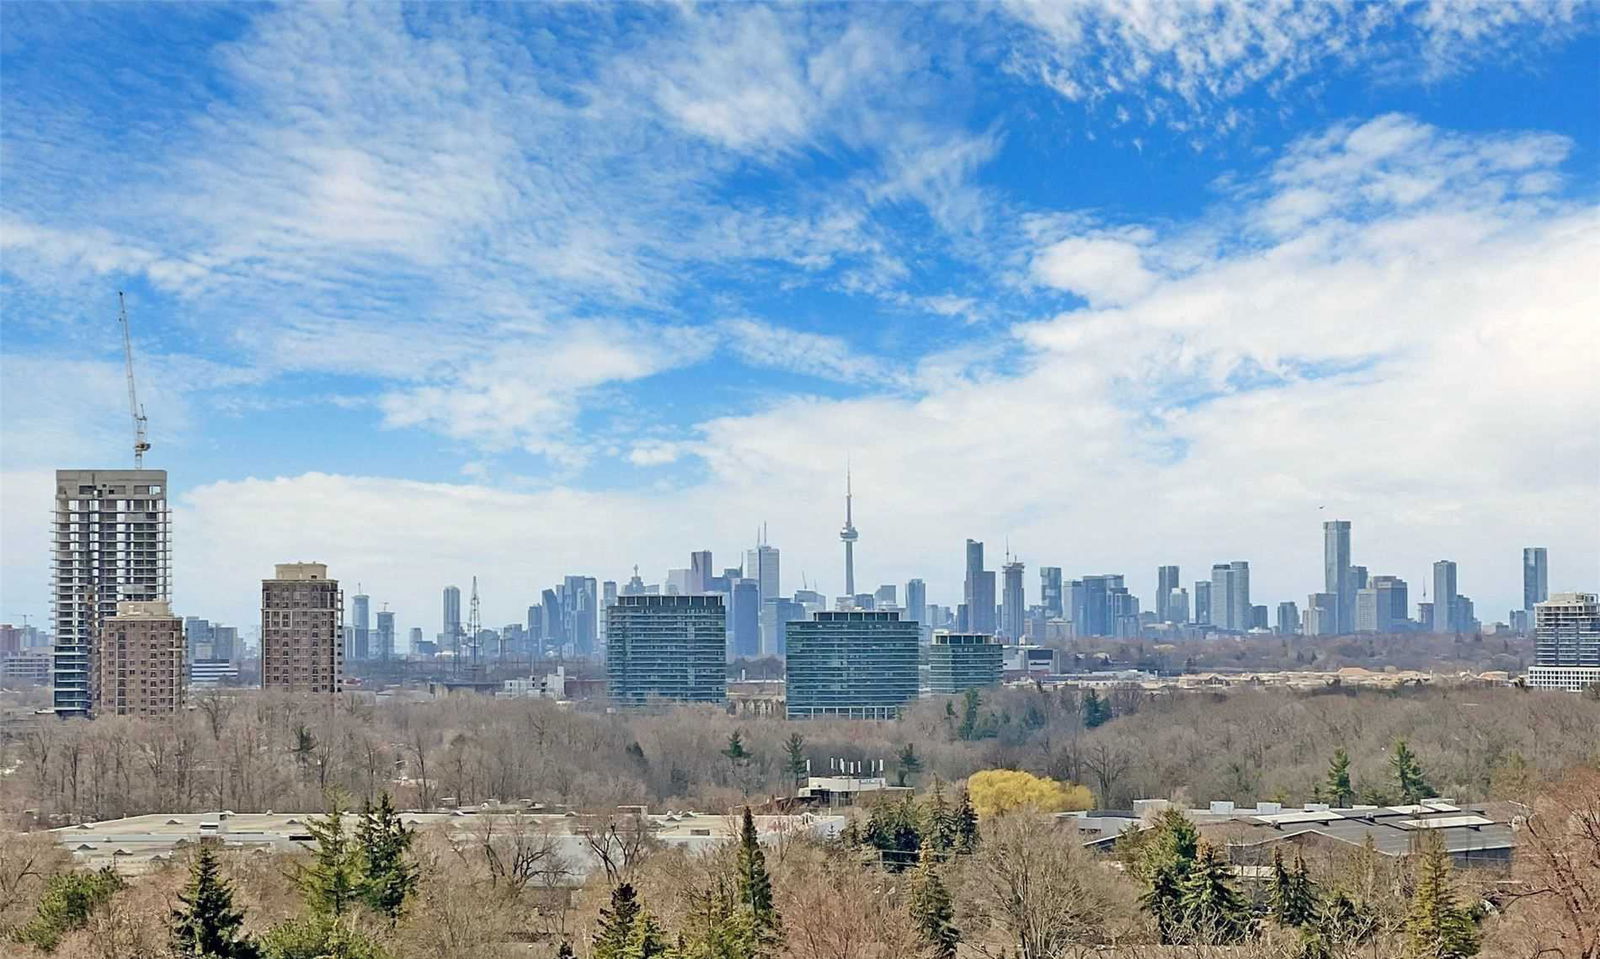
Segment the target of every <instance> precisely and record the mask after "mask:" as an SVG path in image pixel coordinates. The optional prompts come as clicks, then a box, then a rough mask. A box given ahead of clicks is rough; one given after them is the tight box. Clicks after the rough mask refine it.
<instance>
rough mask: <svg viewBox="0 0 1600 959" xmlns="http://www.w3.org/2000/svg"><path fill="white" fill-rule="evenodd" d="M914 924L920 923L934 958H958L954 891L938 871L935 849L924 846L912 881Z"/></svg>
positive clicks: (919, 927)
mask: <svg viewBox="0 0 1600 959" xmlns="http://www.w3.org/2000/svg"><path fill="white" fill-rule="evenodd" d="M910 909H911V921H912V922H914V923H916V926H917V931H918V933H919V934H920V935H921V936H922V941H923V942H924V943H925V944H926V945H927V946H928V949H929V950H930V952H931V954H932V956H933V959H955V955H956V944H957V943H959V942H960V941H961V932H960V930H958V929H957V928H956V926H955V922H954V918H955V908H954V905H953V904H952V902H951V899H950V891H949V890H948V889H946V888H945V885H944V881H943V880H942V879H940V878H939V873H938V870H936V869H935V868H934V858H933V852H932V850H931V849H930V848H929V847H927V846H924V847H922V857H921V861H920V862H919V863H918V865H917V874H916V876H915V877H914V878H913V879H912V881H911V889H910Z"/></svg>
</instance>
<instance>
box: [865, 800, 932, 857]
mask: <svg viewBox="0 0 1600 959" xmlns="http://www.w3.org/2000/svg"><path fill="white" fill-rule="evenodd" d="M863 838H864V840H865V841H866V844H867V845H869V846H871V847H873V848H874V849H876V850H878V852H879V854H880V858H881V860H882V862H883V866H884V868H885V869H888V870H889V871H891V872H899V871H901V870H903V869H908V868H910V867H911V866H912V865H914V864H915V863H916V861H917V853H918V851H919V850H920V849H921V848H922V821H921V816H920V815H919V814H918V810H917V807H916V805H915V804H913V803H912V801H911V799H910V797H907V798H905V799H902V800H901V801H899V802H892V803H890V802H881V803H878V804H877V805H875V806H873V807H872V812H871V813H870V814H869V815H868V816H867V827H866V830H865V833H864V835H863Z"/></svg>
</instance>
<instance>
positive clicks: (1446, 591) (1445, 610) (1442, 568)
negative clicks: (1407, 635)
mask: <svg viewBox="0 0 1600 959" xmlns="http://www.w3.org/2000/svg"><path fill="white" fill-rule="evenodd" d="M1457 595H1458V594H1457V592H1456V564H1455V563H1454V562H1452V561H1451V560H1448V559H1441V560H1439V561H1438V562H1437V563H1434V564H1433V631H1434V632H1436V633H1458V632H1461V623H1460V621H1459V620H1458V619H1457V616H1458V614H1459V613H1460V604H1459V603H1457V602H1456V596H1457Z"/></svg>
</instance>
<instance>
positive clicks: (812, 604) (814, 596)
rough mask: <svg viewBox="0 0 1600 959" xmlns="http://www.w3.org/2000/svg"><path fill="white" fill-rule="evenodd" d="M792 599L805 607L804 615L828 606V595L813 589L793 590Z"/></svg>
mask: <svg viewBox="0 0 1600 959" xmlns="http://www.w3.org/2000/svg"><path fill="white" fill-rule="evenodd" d="M794 601H795V602H797V603H799V604H800V605H801V606H804V607H805V608H806V615H808V616H809V615H810V614H812V613H816V612H820V611H822V610H825V609H827V608H828V597H826V596H824V595H822V594H821V593H819V592H817V591H816V590H814V589H797V590H795V591H794Z"/></svg>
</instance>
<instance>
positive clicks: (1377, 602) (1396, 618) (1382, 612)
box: [1355, 576, 1411, 633]
mask: <svg viewBox="0 0 1600 959" xmlns="http://www.w3.org/2000/svg"><path fill="white" fill-rule="evenodd" d="M1410 609H1411V600H1410V598H1409V595H1408V591H1407V589H1406V581H1405V580H1403V579H1401V578H1400V577H1398V576H1374V577H1372V578H1371V580H1370V581H1369V582H1368V583H1367V585H1366V586H1364V587H1362V588H1361V589H1358V590H1356V622H1355V631H1356V632H1358V633H1398V632H1401V631H1403V630H1404V629H1406V627H1407V626H1409V625H1410V621H1409V620H1408V619H1407V617H1406V613H1407V612H1408V611H1409V610H1410Z"/></svg>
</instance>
